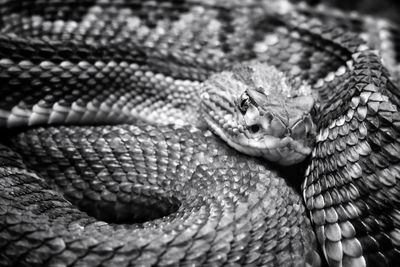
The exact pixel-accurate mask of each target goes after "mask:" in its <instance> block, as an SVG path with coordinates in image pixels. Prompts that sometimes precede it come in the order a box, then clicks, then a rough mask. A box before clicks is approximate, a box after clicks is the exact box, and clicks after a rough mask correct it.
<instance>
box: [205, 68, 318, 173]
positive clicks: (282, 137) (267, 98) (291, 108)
mask: <svg viewBox="0 0 400 267" xmlns="http://www.w3.org/2000/svg"><path fill="white" fill-rule="evenodd" d="M314 102H315V101H314V96H313V94H312V91H311V88H310V87H309V86H308V85H307V84H305V83H303V82H301V81H299V80H297V79H293V80H290V77H288V76H287V75H285V74H284V73H283V72H281V71H279V70H277V69H276V68H275V67H273V66H269V65H268V64H266V63H260V62H249V63H247V64H246V63H244V64H241V65H238V66H236V67H234V68H232V70H230V71H224V72H222V73H219V74H215V75H213V76H212V77H210V79H209V80H207V82H206V83H205V84H204V87H203V93H202V105H201V109H202V112H201V114H203V116H204V118H205V120H206V122H207V124H208V125H209V127H210V128H211V129H212V130H213V131H214V132H215V133H216V134H217V135H218V136H220V137H221V138H222V139H223V140H225V141H226V142H227V143H228V144H229V145H230V146H232V147H234V148H235V149H237V150H239V151H241V152H243V153H246V154H248V155H253V156H261V157H264V158H265V159H267V160H269V161H273V162H277V163H278V164H280V165H292V164H296V163H299V162H301V161H302V160H304V159H305V158H306V157H307V156H308V155H309V154H310V153H311V151H312V147H313V144H314V138H315V135H316V126H315V123H314V122H313V120H312V118H311V114H310V112H311V110H312V108H313V106H314Z"/></svg>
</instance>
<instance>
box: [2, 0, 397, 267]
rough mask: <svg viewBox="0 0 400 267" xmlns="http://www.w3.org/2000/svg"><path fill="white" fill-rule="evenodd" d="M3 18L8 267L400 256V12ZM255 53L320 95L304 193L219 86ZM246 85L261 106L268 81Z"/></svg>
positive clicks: (134, 4) (124, 8)
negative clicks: (261, 151)
mask: <svg viewBox="0 0 400 267" xmlns="http://www.w3.org/2000/svg"><path fill="white" fill-rule="evenodd" d="M0 14H1V24H0V81H1V82H0V93H1V99H0V127H1V131H2V132H1V140H0V141H1V143H0V265H1V266H121V267H122V266H293V265H295V266H305V265H306V266H320V265H321V264H324V260H323V258H325V259H326V263H327V264H329V265H331V266H366V265H369V266H377V265H383V266H384V265H386V266H393V265H395V264H396V263H397V262H400V260H399V247H400V232H399V222H400V219H399V218H400V216H399V211H398V207H399V194H398V190H399V182H398V177H399V175H398V172H399V169H398V167H397V165H398V162H399V155H400V147H399V144H398V140H399V139H398V122H399V121H400V116H399V113H398V107H399V104H400V102H399V99H400V98H399V92H398V87H397V84H396V82H397V77H398V76H397V73H398V68H397V61H396V60H395V58H396V57H397V51H396V47H395V46H394V45H391V44H393V40H392V39H393V38H394V36H395V35H396V33H397V30H396V27H395V26H394V25H391V24H390V23H389V22H386V21H384V20H375V19H374V18H370V17H367V16H365V17H364V16H363V15H357V14H352V15H347V14H345V13H342V12H341V11H335V12H329V11H328V10H326V9H324V8H323V7H321V8H311V7H308V6H306V5H302V4H299V5H295V4H290V3H288V2H286V1H276V2H275V1H274V2H269V1H245V2H241V1H232V2H229V3H228V2H227V1H205V2H200V1H136V0H130V1H128V0H126V1H124V0H121V1H119V0H118V1H117V0H115V1H112V0H99V1H94V0H83V1H76V0H68V1H58V0H36V1H28V0H22V1H18V2H16V1H8V0H4V1H1V2H0ZM375 22H376V23H375ZM377 32H378V33H383V34H379V35H377V34H375V33H377ZM254 61H257V62H263V63H265V64H268V65H269V66H273V68H274V69H277V70H279V72H282V73H283V74H284V75H287V76H288V77H290V79H292V80H293V81H295V82H293V83H290V85H292V86H294V85H297V84H299V83H297V81H301V82H302V84H303V82H304V84H306V85H307V88H310V89H311V90H312V91H313V92H315V95H316V107H315V108H316V112H315V114H313V120H314V121H315V123H316V129H312V130H310V129H308V128H307V127H308V126H310V125H311V121H310V118H309V117H305V118H302V119H301V120H300V121H302V122H303V121H304V122H305V123H304V124H299V125H300V126H302V125H308V126H307V127H306V126H304V128H307V129H306V130H304V131H305V132H307V133H312V134H314V133H316V138H315V139H316V140H315V147H314V148H313V149H312V152H311V155H310V156H309V158H308V159H307V161H306V162H305V164H307V166H308V167H307V171H306V172H305V174H304V175H302V174H299V175H298V176H297V177H296V179H297V180H298V181H304V182H303V187H302V195H301V194H300V193H299V191H300V190H297V189H298V188H296V187H295V186H293V185H292V184H291V183H290V182H289V181H288V180H287V179H285V178H286V177H285V176H286V175H285V172H284V171H283V170H282V168H280V167H278V166H276V165H274V164H272V163H269V162H268V161H266V160H264V159H259V158H255V157H252V156H247V155H244V154H242V153H240V152H238V151H237V150H235V149H234V148H230V147H229V146H228V145H227V143H226V142H225V141H227V142H228V143H229V141H228V140H225V141H224V140H221V138H220V137H221V136H223V138H222V139H225V138H231V135H230V134H232V133H233V134H236V132H235V131H234V129H231V132H229V133H228V132H225V130H226V129H225V128H224V127H219V126H221V125H222V124H224V123H226V121H225V119H226V118H233V117H234V116H233V115H232V114H231V115H232V116H227V117H223V118H222V117H218V116H217V115H218V112H219V110H218V109H217V108H224V107H225V108H226V109H225V110H228V111H229V112H232V109H229V108H227V104H226V103H223V102H221V100H222V98H218V99H217V100H215V99H212V100H213V101H215V103H214V104H213V105H208V104H207V105H206V104H204V99H202V96H201V92H202V90H204V87H205V84H207V80H208V79H209V78H210V77H211V76H213V75H218V73H221V72H224V71H234V69H235V67H234V66H235V65H237V64H241V63H246V62H254ZM260 66H261V65H260ZM224 73H226V72H224ZM216 77H218V76H216ZM216 80H218V79H216ZM210 84H211V85H215V84H214V83H212V82H211V83H209V84H208V85H210ZM223 86H224V85H222V87H223ZM213 89H215V88H213ZM255 89H257V90H258V91H257V90H255ZM210 95H211V94H210ZM244 96H245V97H244V98H243V99H244V100H245V102H243V103H245V104H246V108H245V109H243V107H241V112H242V113H246V112H250V111H253V110H254V109H253V110H252V109H248V106H249V107H251V105H250V104H249V103H250V102H246V101H247V99H250V98H254V97H258V98H257V99H261V97H260V90H259V88H247V89H246V94H244ZM211 97H212V95H211ZM241 97H243V94H241ZM303 99H307V98H303ZM202 101H203V102H202ZM218 101H219V102H218ZM233 103H236V102H233ZM239 103H241V102H240V101H239ZM258 103H261V102H258ZM262 103H264V102H262ZM307 103H311V102H307ZM306 106H307V108H306V109H307V110H308V109H309V108H310V107H309V105H306ZM210 109H212V110H210ZM239 109H240V107H239ZM207 110H208V112H209V114H214V116H211V117H208V116H205V115H203V114H202V113H201V112H204V111H207ZM248 110H250V111H248ZM215 114H217V115H215ZM254 114H256V113H254ZM204 118H206V119H208V120H209V121H211V119H212V118H219V119H220V121H214V122H213V124H212V125H211V126H210V125H207V123H206V122H204V121H203V119H204ZM287 121H290V119H289V118H287ZM220 124H221V125H220ZM286 126H287V125H286ZM217 127H219V128H218V129H219V130H217ZM290 127H291V128H290V130H291V131H293V132H295V129H298V128H300V127H297V128H296V124H295V123H291V125H290ZM310 127H311V126H310ZM238 128H239V127H238ZM249 129H252V130H253V132H256V131H257V132H259V131H260V128H255V127H250V128H249ZM288 129H289V128H288ZM302 129H303V128H302ZM210 130H211V131H210ZM214 133H216V134H214ZM291 134H292V133H291ZM218 135H219V136H218ZM308 141H309V140H307V142H303V143H301V144H304V146H305V147H301V149H302V150H301V151H307V152H309V151H311V149H309V150H308V149H307V148H308V147H306V146H309V145H310V143H309V142H308ZM248 144H250V143H249V142H248ZM242 152H243V151H242ZM275 153H277V154H280V153H286V150H279V151H278V152H276V151H275ZM277 154H275V156H274V157H273V158H275V157H276V155H277ZM283 158H284V157H283ZM290 167H291V166H289V167H287V168H290ZM293 168H296V167H293Z"/></svg>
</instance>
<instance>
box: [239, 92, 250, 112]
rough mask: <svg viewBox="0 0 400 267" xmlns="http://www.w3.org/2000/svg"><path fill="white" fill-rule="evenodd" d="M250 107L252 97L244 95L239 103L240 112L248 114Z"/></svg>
mask: <svg viewBox="0 0 400 267" xmlns="http://www.w3.org/2000/svg"><path fill="white" fill-rule="evenodd" d="M249 106H250V97H249V96H248V95H247V93H243V94H242V95H241V96H240V102H239V109H240V112H242V114H244V113H246V111H247V109H248V108H249Z"/></svg>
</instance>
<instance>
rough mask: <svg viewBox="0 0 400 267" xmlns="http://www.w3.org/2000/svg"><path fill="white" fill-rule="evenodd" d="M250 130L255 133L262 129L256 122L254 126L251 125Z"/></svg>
mask: <svg viewBox="0 0 400 267" xmlns="http://www.w3.org/2000/svg"><path fill="white" fill-rule="evenodd" d="M250 130H251V131H252V132H253V133H256V132H258V131H259V130H260V126H258V125H257V124H254V125H252V126H251V127H250Z"/></svg>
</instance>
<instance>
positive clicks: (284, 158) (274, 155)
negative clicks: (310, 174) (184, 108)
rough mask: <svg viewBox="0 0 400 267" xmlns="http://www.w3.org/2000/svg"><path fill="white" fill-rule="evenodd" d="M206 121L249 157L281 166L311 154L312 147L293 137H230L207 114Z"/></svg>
mask: <svg viewBox="0 0 400 267" xmlns="http://www.w3.org/2000/svg"><path fill="white" fill-rule="evenodd" d="M204 119H205V120H206V122H207V123H208V125H210V128H211V129H212V131H214V133H215V134H216V135H218V136H219V137H220V138H221V139H222V140H224V141H225V142H227V143H228V144H229V145H230V146H231V147H233V148H235V149H236V150H238V151H240V152H242V153H245V154H248V155H252V156H258V157H264V158H266V159H267V160H270V161H273V162H277V163H279V164H281V165H291V164H294V163H297V162H300V161H301V160H302V159H304V158H305V157H306V156H307V155H309V154H310V153H311V148H310V147H305V146H304V145H303V144H301V143H300V142H298V141H296V140H294V139H293V138H291V137H285V138H277V137H274V136H265V137H263V138H249V137H246V136H245V135H244V134H236V135H228V134H227V132H226V131H225V130H224V129H223V128H222V127H220V126H219V125H218V123H216V122H215V121H214V119H213V118H212V116H210V115H209V114H205V115H204Z"/></svg>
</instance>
